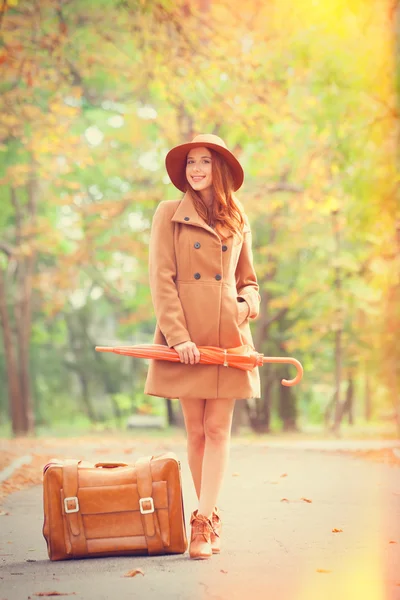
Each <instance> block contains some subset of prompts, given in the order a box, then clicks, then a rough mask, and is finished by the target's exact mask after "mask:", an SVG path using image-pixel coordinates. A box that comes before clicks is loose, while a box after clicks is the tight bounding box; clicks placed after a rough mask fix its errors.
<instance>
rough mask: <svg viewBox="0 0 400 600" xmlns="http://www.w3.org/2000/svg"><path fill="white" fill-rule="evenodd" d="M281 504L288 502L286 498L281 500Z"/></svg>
mask: <svg viewBox="0 0 400 600" xmlns="http://www.w3.org/2000/svg"><path fill="white" fill-rule="evenodd" d="M281 502H289V500H288V499H287V498H281Z"/></svg>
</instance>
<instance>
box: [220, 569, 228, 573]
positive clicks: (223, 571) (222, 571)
mask: <svg viewBox="0 0 400 600" xmlns="http://www.w3.org/2000/svg"><path fill="white" fill-rule="evenodd" d="M220 571H221V573H227V572H228V571H225V570H224V569H220Z"/></svg>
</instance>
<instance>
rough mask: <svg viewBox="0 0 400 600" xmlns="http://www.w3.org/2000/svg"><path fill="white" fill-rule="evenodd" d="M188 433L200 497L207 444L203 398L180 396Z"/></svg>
mask: <svg viewBox="0 0 400 600" xmlns="http://www.w3.org/2000/svg"><path fill="white" fill-rule="evenodd" d="M179 400H180V403H181V406H182V412H183V417H184V419H185V427H186V433H187V453H188V463H189V467H190V471H191V473H192V478H193V483H194V487H195V489H196V494H197V498H200V490H201V473H202V466H203V454H204V446H205V434H204V425H203V422H204V409H205V404H206V400H204V399H203V398H180V399H179Z"/></svg>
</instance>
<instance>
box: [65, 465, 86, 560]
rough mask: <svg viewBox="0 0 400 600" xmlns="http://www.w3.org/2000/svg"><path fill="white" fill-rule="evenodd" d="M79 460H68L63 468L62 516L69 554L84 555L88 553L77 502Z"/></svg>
mask: <svg viewBox="0 0 400 600" xmlns="http://www.w3.org/2000/svg"><path fill="white" fill-rule="evenodd" d="M79 463H80V460H77V459H75V458H68V459H66V460H65V462H64V467H63V470H62V472H63V489H64V506H63V509H64V514H65V517H66V520H67V524H68V530H69V534H70V535H69V541H70V543H71V554H73V555H77V556H79V555H84V554H87V553H88V549H87V544H86V538H85V530H84V527H83V519H82V515H81V512H80V510H79V502H78V489H79V478H78V464H79Z"/></svg>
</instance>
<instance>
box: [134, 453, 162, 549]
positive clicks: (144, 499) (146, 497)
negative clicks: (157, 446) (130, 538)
mask: <svg viewBox="0 0 400 600" xmlns="http://www.w3.org/2000/svg"><path fill="white" fill-rule="evenodd" d="M151 459H152V456H143V457H141V458H139V459H138V460H137V461H136V462H135V469H136V476H137V489H138V493H139V508H140V515H141V517H142V524H143V530H144V534H145V536H146V542H147V548H148V552H149V554H159V553H160V552H162V551H163V550H164V544H163V542H162V538H161V530H160V524H159V522H158V517H157V513H156V512H155V509H154V502H153V497H152V496H153V477H152V475H151V465H150V461H151Z"/></svg>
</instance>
